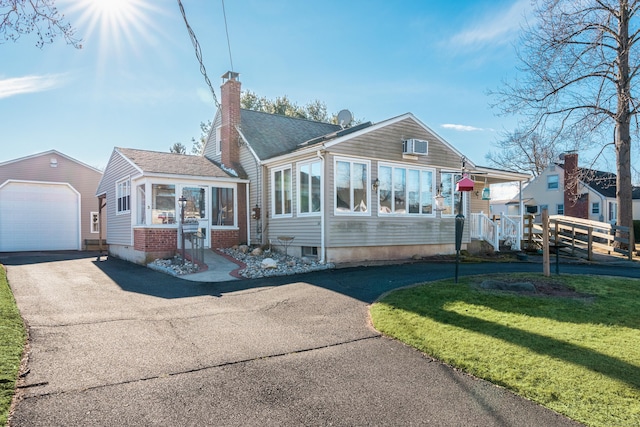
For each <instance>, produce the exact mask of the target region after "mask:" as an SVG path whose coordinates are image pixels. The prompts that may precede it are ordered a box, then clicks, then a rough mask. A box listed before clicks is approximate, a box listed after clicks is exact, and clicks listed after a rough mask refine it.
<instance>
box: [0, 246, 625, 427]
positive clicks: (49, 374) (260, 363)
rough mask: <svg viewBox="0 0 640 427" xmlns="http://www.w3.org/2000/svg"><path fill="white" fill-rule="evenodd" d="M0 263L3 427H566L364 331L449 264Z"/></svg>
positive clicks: (68, 256) (18, 258)
mask: <svg viewBox="0 0 640 427" xmlns="http://www.w3.org/2000/svg"><path fill="white" fill-rule="evenodd" d="M0 262H2V263H3V264H5V265H6V266H7V267H8V278H9V282H10V285H11V287H12V289H13V291H14V294H15V297H16V300H17V302H18V306H19V308H20V310H21V313H22V316H23V318H24V319H25V321H26V322H27V323H28V325H29V328H30V342H31V347H30V354H29V361H28V368H29V373H28V374H27V375H26V377H25V381H24V384H22V386H21V388H20V393H21V394H22V400H21V401H20V402H19V404H18V405H17V408H16V411H15V414H14V416H13V418H12V420H11V426H63V425H64V426H93V425H95V426H105V425H128V426H129V425H131V426H138V425H139V426H151V425H162V426H164V425H171V426H206V425H211V426H213V425H215V426H221V425H225V426H226V425H231V426H235V425H237V426H247V425H261V426H265V425H349V426H354V425H438V426H448V425H451V426H470V425H477V426H533V425H539V426H570V425H576V424H575V423H573V422H572V421H570V420H568V419H566V418H564V417H562V416H559V415H557V414H555V413H553V412H551V411H549V410H547V409H544V408H542V407H540V406H538V405H536V404H534V403H532V402H530V401H527V400H525V399H522V398H519V397H518V396H516V395H514V394H512V393H510V392H508V391H506V390H504V389H502V388H499V387H496V386H494V385H492V384H490V383H487V382H485V381H481V380H478V379H475V378H472V377H470V376H468V375H465V374H463V373H461V372H458V371H455V370H453V369H451V368H449V367H447V366H445V365H443V364H441V363H439V362H437V361H434V360H432V359H430V358H429V357H426V356H424V355H423V354H421V353H420V352H418V351H415V350H413V349H411V348H409V347H407V346H405V345H403V344H401V343H399V342H396V341H394V340H391V339H388V338H385V337H382V336H380V334H378V333H377V332H376V331H375V330H374V329H373V328H372V327H371V326H370V325H369V323H368V314H367V313H368V305H369V303H371V302H372V301H373V300H374V299H375V298H376V297H377V296H378V295H380V294H381V293H382V292H385V291H386V290H389V289H393V288H397V287H399V286H404V285H406V284H409V283H415V282H419V281H425V280H431V279H437V278H440V277H451V275H452V266H451V265H446V264H445V265H442V264H411V265H405V266H387V267H375V268H374V267H369V268H354V269H345V270H334V271H324V272H318V273H312V274H307V275H302V276H296V277H289V278H275V279H268V280H266V279H265V280H245V281H234V282H225V283H197V282H187V281H183V280H181V279H178V278H174V277H171V276H167V275H164V274H162V273H158V272H155V271H152V270H149V269H147V268H144V267H140V266H137V265H133V264H130V263H127V262H123V261H120V260H117V259H108V260H104V258H103V260H102V261H98V260H97V259H96V257H95V256H91V257H88V255H87V254H82V253H62V254H51V253H47V254H16V255H9V256H2V257H0ZM534 267H535V266H531V265H529V264H514V265H511V266H508V267H501V268H505V269H506V268H513V269H516V270H521V271H526V270H527V269H532V268H534ZM538 267H539V266H538ZM482 268H484V267H476V268H475V270H478V269H482ZM488 268H491V269H492V270H493V271H495V269H496V267H495V265H494V266H489V267H488ZM475 270H474V269H473V268H471V267H469V266H466V265H464V266H462V269H461V273H462V274H469V273H471V272H474V271H475ZM634 274H636V273H634Z"/></svg>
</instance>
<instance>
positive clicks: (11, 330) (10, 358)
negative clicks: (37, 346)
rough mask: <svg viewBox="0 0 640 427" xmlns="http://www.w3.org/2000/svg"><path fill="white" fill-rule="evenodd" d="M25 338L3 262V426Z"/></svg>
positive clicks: (0, 296)
mask: <svg viewBox="0 0 640 427" xmlns="http://www.w3.org/2000/svg"><path fill="white" fill-rule="evenodd" d="M25 339H26V333H25V329H24V323H23V322H22V318H21V317H20V313H19V312H18V307H17V306H16V302H15V300H14V298H13V293H12V292H11V289H10V288H9V284H8V283H7V272H6V270H5V268H4V266H3V265H2V264H0V426H4V425H6V424H7V418H8V416H9V408H10V406H11V399H12V398H13V392H14V390H15V386H16V379H17V376H18V371H19V369H20V360H21V358H22V351H23V348H24V344H25Z"/></svg>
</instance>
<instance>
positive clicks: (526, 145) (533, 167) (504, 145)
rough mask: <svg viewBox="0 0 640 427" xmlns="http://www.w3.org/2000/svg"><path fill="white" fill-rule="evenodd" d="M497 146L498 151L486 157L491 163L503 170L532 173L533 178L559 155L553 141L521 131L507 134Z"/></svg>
mask: <svg viewBox="0 0 640 427" xmlns="http://www.w3.org/2000/svg"><path fill="white" fill-rule="evenodd" d="M496 145H497V150H496V151H491V152H489V153H488V154H487V155H486V156H485V158H486V159H487V160H488V161H489V162H490V163H492V164H494V165H496V166H498V167H500V168H502V169H506V170H511V171H516V172H524V173H530V174H532V175H533V176H538V175H540V174H541V173H542V171H543V170H544V169H545V168H546V167H547V166H549V164H550V163H551V162H553V161H554V160H556V159H557V158H558V154H559V150H558V148H557V145H556V144H555V141H554V140H553V139H549V138H544V137H541V136H540V134H538V133H530V132H524V131H519V130H516V131H514V132H506V133H505V134H504V135H503V139H502V140H501V141H499V142H498V143H497V144H496Z"/></svg>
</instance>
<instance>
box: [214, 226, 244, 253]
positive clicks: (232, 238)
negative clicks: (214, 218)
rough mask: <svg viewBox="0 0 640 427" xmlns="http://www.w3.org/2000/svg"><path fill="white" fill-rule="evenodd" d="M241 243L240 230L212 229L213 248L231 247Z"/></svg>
mask: <svg viewBox="0 0 640 427" xmlns="http://www.w3.org/2000/svg"><path fill="white" fill-rule="evenodd" d="M238 244H240V230H211V248H212V249H218V248H230V247H232V246H234V245H238Z"/></svg>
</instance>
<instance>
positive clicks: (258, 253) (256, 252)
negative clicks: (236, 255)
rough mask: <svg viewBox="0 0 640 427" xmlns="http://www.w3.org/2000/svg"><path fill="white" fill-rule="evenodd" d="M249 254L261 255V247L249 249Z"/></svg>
mask: <svg viewBox="0 0 640 427" xmlns="http://www.w3.org/2000/svg"><path fill="white" fill-rule="evenodd" d="M251 255H253V256H260V255H262V249H260V248H255V249H254V250H252V251H251Z"/></svg>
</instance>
